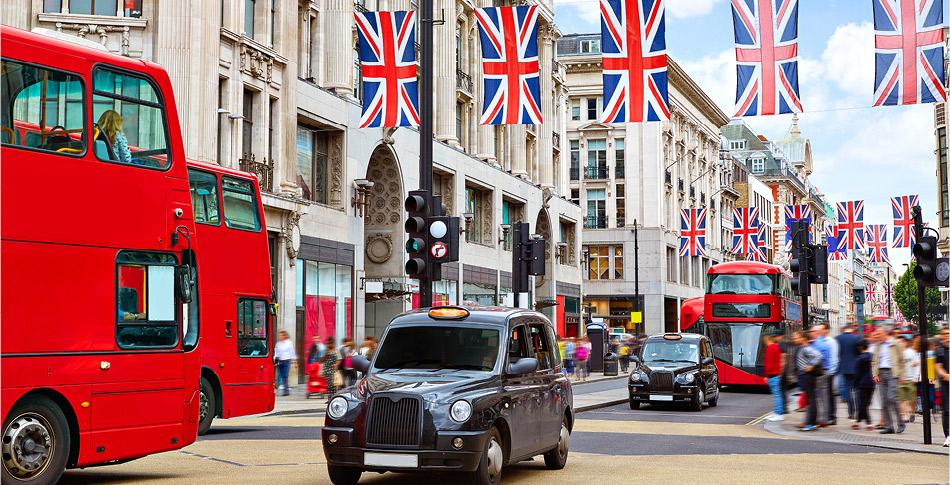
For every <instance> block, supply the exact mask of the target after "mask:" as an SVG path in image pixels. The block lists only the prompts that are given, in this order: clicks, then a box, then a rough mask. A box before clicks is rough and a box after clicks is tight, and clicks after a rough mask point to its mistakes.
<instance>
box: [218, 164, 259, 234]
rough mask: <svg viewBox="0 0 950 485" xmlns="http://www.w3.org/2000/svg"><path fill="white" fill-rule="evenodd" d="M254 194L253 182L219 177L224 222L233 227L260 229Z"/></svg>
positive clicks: (250, 229)
mask: <svg viewBox="0 0 950 485" xmlns="http://www.w3.org/2000/svg"><path fill="white" fill-rule="evenodd" d="M255 194H256V191H255V190H254V184H253V183H251V181H249V180H240V179H236V178H232V177H221V195H222V199H223V201H222V203H223V204H224V224H225V225H227V226H228V227H230V228H233V229H242V230H245V231H254V232H257V231H260V230H261V217H260V215H259V214H258V213H257V197H255Z"/></svg>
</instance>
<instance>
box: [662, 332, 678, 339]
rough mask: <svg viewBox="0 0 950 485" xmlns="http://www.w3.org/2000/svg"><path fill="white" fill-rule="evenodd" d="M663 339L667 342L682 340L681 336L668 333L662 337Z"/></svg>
mask: <svg viewBox="0 0 950 485" xmlns="http://www.w3.org/2000/svg"><path fill="white" fill-rule="evenodd" d="M663 338H665V339H667V340H680V339H681V338H683V336H682V335H680V334H678V333H668V334H666V335H664V336H663Z"/></svg>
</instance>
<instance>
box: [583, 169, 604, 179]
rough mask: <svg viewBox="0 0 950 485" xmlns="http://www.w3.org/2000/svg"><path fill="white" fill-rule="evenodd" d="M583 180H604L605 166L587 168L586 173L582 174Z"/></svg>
mask: <svg viewBox="0 0 950 485" xmlns="http://www.w3.org/2000/svg"><path fill="white" fill-rule="evenodd" d="M584 178H585V179H587V180H601V179H606V178H607V166H606V165H597V166H588V167H587V171H586V172H585V174H584Z"/></svg>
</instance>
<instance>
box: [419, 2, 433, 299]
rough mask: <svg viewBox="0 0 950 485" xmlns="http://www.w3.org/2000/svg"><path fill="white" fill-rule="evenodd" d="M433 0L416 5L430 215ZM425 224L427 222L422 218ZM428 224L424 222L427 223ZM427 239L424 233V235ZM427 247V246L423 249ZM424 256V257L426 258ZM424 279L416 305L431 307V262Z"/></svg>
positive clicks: (422, 184) (423, 175)
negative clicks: (418, 11)
mask: <svg viewBox="0 0 950 485" xmlns="http://www.w3.org/2000/svg"><path fill="white" fill-rule="evenodd" d="M433 3H434V0H422V3H421V5H420V7H421V9H420V14H421V15H420V17H421V18H420V19H419V20H420V21H421V22H422V25H421V27H420V29H419V33H420V34H421V39H420V44H421V45H422V52H421V56H422V58H421V59H420V67H421V71H422V72H421V76H420V83H419V84H420V88H421V89H420V90H419V117H420V118H419V189H420V190H425V191H427V193H428V195H427V196H426V198H427V199H428V200H426V207H427V208H428V213H429V214H430V215H432V214H434V212H433V210H434V209H435V208H434V207H432V112H433V109H432V92H433V87H432V79H433V76H432V75H433V73H432V47H433V45H432V37H433V32H432V29H433V26H432V25H433V22H432V16H433ZM426 222H427V223H428V221H426ZM427 226H428V224H427ZM426 239H428V236H427V237H426ZM427 250H428V249H427ZM427 259H428V258H427ZM425 273H426V275H425V278H424V279H422V278H420V279H419V306H420V307H423V308H424V307H431V306H432V265H431V264H427V265H426V271H425Z"/></svg>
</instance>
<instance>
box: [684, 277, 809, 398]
mask: <svg viewBox="0 0 950 485" xmlns="http://www.w3.org/2000/svg"><path fill="white" fill-rule="evenodd" d="M790 278H791V275H790V274H789V273H788V272H787V271H785V270H784V269H782V268H780V267H778V266H774V265H771V264H766V263H757V262H751V261H736V262H731V263H722V264H717V265H715V266H713V267H711V268H709V271H708V272H707V275H706V295H705V297H703V299H702V303H703V309H702V312H701V313H699V314H698V315H695V314H696V311H695V310H691V311H689V312H688V313H687V311H685V310H686V305H687V304H689V305H690V307H691V308H694V307H695V306H696V301H695V299H694V300H687V301H686V302H685V303H684V312H683V313H684V314H687V315H688V316H689V315H692V316H690V318H689V320H687V319H685V318H684V319H682V320H681V328H682V329H683V330H684V331H686V330H688V331H690V332H696V333H702V334H705V335H707V336H708V337H709V339H710V340H711V341H712V344H713V355H714V356H715V358H716V365H717V366H718V367H719V382H721V383H722V384H725V385H728V384H756V385H759V384H761V385H764V384H765V379H764V377H763V373H762V364H763V357H764V349H765V347H764V345H763V343H762V336H763V335H768V334H770V333H773V332H775V331H777V330H778V331H781V332H783V333H785V334H786V335H790V334H791V332H794V331H797V330H801V328H802V305H801V303H800V302H799V301H798V300H797V299H796V298H795V297H793V296H792V288H791V283H790Z"/></svg>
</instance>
